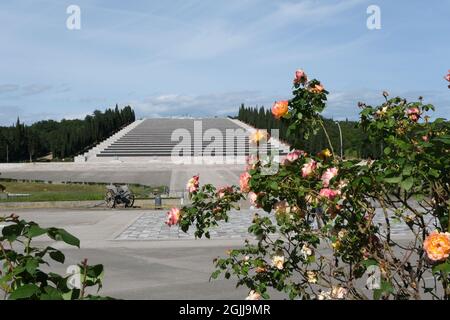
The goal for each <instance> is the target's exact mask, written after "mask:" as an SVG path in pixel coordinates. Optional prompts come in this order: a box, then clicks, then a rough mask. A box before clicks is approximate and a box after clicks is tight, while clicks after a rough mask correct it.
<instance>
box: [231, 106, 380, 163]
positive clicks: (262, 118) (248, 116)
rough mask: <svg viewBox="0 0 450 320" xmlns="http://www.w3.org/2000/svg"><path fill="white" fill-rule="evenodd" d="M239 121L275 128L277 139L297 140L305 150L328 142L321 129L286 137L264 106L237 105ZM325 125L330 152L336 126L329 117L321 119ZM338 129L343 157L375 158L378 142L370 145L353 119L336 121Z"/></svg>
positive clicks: (281, 125) (336, 143) (311, 150)
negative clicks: (304, 135)
mask: <svg viewBox="0 0 450 320" xmlns="http://www.w3.org/2000/svg"><path fill="white" fill-rule="evenodd" d="M237 118H238V119H239V120H241V121H242V122H245V123H247V124H249V125H251V126H253V127H255V128H258V129H267V130H270V129H279V130H280V131H279V134H280V139H281V140H282V141H285V142H288V143H290V144H293V143H294V142H299V143H300V146H302V149H303V150H305V151H307V152H309V153H317V152H319V151H321V150H323V149H325V148H327V147H328V142H327V139H326V136H325V134H324V132H323V130H319V132H318V133H317V135H315V136H313V137H311V139H309V140H307V141H305V140H303V139H301V138H300V136H299V135H298V136H296V135H291V136H287V126H286V125H285V124H284V123H282V122H281V121H280V120H277V119H275V118H274V117H273V115H272V112H271V110H270V109H265V108H264V107H261V108H255V107H246V106H244V105H241V107H240V109H239V114H238V117H237ZM324 125H325V128H326V129H327V131H328V134H329V135H330V140H331V143H332V144H333V148H334V151H335V152H336V153H338V154H339V153H340V138H339V128H338V126H337V124H336V121H334V120H332V119H324ZM339 125H340V126H341V129H342V138H343V139H342V140H343V154H344V156H345V157H353V158H369V157H370V158H378V157H379V155H380V152H381V150H382V149H381V145H380V144H374V143H371V142H370V141H368V139H367V136H366V135H365V134H364V132H362V130H361V129H359V128H358V127H357V122H355V121H348V120H347V121H339Z"/></svg>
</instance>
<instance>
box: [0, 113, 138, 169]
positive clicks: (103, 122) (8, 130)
mask: <svg viewBox="0 0 450 320" xmlns="http://www.w3.org/2000/svg"><path fill="white" fill-rule="evenodd" d="M135 119H136V116H135V113H134V111H133V109H132V108H131V107H130V106H126V107H124V108H122V109H120V108H119V107H118V106H117V105H116V107H115V109H106V111H105V112H101V111H99V110H96V111H94V113H93V114H92V115H88V116H86V117H85V118H84V120H78V119H76V120H65V119H63V120H61V121H53V120H45V121H39V122H36V123H34V124H32V125H29V126H28V125H25V124H23V123H21V122H20V119H17V122H16V124H15V125H13V126H11V127H0V162H20V161H34V160H36V159H38V158H40V157H44V156H47V155H49V154H52V156H53V159H65V158H70V157H73V156H76V155H77V154H80V153H83V152H84V151H86V150H88V149H89V148H90V147H92V146H93V145H95V144H97V143H99V142H101V141H102V140H105V139H106V138H108V137H109V136H111V135H112V134H114V133H115V132H117V131H118V130H120V129H121V128H122V127H123V126H126V125H128V124H130V123H132V122H133V121H135Z"/></svg>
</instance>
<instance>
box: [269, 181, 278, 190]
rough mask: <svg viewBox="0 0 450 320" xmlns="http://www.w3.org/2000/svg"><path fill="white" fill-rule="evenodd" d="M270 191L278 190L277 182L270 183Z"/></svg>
mask: <svg viewBox="0 0 450 320" xmlns="http://www.w3.org/2000/svg"><path fill="white" fill-rule="evenodd" d="M270 189H272V190H278V183H276V182H275V181H272V182H271V183H270Z"/></svg>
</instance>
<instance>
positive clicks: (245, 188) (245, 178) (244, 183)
mask: <svg viewBox="0 0 450 320" xmlns="http://www.w3.org/2000/svg"><path fill="white" fill-rule="evenodd" d="M250 178H251V175H250V174H249V173H248V172H244V173H242V174H241V175H240V177H239V184H240V186H241V192H249V191H250V186H249V181H250Z"/></svg>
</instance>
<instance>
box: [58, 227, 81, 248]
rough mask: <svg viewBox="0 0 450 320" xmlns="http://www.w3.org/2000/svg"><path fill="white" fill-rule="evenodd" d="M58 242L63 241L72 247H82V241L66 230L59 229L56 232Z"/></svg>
mask: <svg viewBox="0 0 450 320" xmlns="http://www.w3.org/2000/svg"><path fill="white" fill-rule="evenodd" d="M56 240H62V241H64V242H65V243H67V244H70V245H71V246H75V247H78V248H79V247H80V240H79V239H78V238H77V237H75V236H73V235H71V234H70V233H68V232H67V231H66V230H64V229H58V230H57V231H56Z"/></svg>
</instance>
